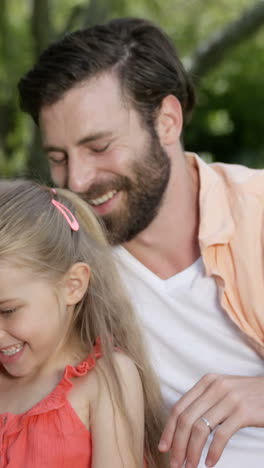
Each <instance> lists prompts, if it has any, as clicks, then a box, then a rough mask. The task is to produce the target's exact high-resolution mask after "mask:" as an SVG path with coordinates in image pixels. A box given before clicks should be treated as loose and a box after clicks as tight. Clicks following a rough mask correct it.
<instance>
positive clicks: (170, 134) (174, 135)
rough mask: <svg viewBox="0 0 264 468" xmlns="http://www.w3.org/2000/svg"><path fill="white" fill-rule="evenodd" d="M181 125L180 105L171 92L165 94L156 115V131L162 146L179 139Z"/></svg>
mask: <svg viewBox="0 0 264 468" xmlns="http://www.w3.org/2000/svg"><path fill="white" fill-rule="evenodd" d="M182 126H183V117H182V107H181V104H180V102H179V100H178V99H177V98H176V97H175V96H173V95H172V94H170V95H168V96H166V97H165V98H164V99H163V100H162V103H161V105H160V108H159V111H158V115H157V117H156V131H157V134H158V136H159V139H160V143H161V144H162V145H164V146H166V145H171V144H172V143H175V142H176V141H179V139H180V136H181V132H182Z"/></svg>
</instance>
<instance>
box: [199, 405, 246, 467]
mask: <svg viewBox="0 0 264 468" xmlns="http://www.w3.org/2000/svg"><path fill="white" fill-rule="evenodd" d="M239 421H240V417H239V413H238V412H234V413H233V414H232V415H230V416H229V417H228V418H227V419H226V420H225V421H224V422H223V423H222V424H220V425H219V426H218V427H217V428H216V429H215V433H214V437H213V440H212V442H211V444H210V447H209V450H208V454H207V457H206V460H205V464H206V466H208V467H212V466H214V465H215V464H216V463H217V462H218V460H219V458H220V457H221V455H222V453H223V450H224V448H225V447H226V445H227V443H228V441H229V439H230V438H231V437H232V436H233V435H234V434H235V433H236V432H237V431H238V430H239V429H240V428H241V424H240V423H239Z"/></svg>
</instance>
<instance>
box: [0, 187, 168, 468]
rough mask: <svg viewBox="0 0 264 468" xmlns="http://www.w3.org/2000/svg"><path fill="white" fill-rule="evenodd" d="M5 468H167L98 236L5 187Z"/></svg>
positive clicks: (154, 410) (154, 408)
mask: <svg viewBox="0 0 264 468" xmlns="http://www.w3.org/2000/svg"><path fill="white" fill-rule="evenodd" d="M0 414H1V418H0V432H1V439H0V441H1V442H0V443H1V450H0V467H5V466H8V467H9V468H18V467H23V468H24V467H27V468H33V467H34V468H44V467H45V468H55V467H56V468H72V467H73V466H75V467H76V468H88V467H92V468H105V467H106V468H108V467H109V468H111V467H113V468H121V467H122V468H123V467H125V468H135V467H143V466H148V467H149V468H161V467H165V466H167V465H166V462H165V460H164V459H163V458H162V457H163V455H162V454H159V452H158V448H157V446H158V442H159V438H160V434H161V431H162V427H163V424H162V403H161V397H160V392H159V387H158V384H157V381H156V378H155V376H154V374H153V372H152V370H151V368H150V365H149V362H148V359H147V357H146V352H145V350H144V346H143V343H142V338H141V336H140V332H139V329H138V326H137V323H136V319H135V316H134V314H133V311H132V309H131V305H130V303H129V301H128V299H127V297H126V295H125V293H124V290H123V288H122V286H121V283H120V279H119V277H118V273H117V270H116V267H115V263H114V260H113V257H112V254H111V251H110V250H109V247H108V246H107V243H106V240H105V237H104V234H103V231H102V228H101V226H100V224H99V222H98V220H97V219H96V218H95V216H94V214H92V212H91V211H90V209H89V208H88V206H87V204H86V203H85V202H83V201H82V200H81V199H80V198H78V196H76V195H74V194H73V193H71V192H68V191H66V190H62V189H57V190H51V189H49V188H48V187H45V186H41V185H39V184H37V183H34V182H31V181H1V182H0Z"/></svg>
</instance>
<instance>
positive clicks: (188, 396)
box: [159, 374, 217, 451]
mask: <svg viewBox="0 0 264 468" xmlns="http://www.w3.org/2000/svg"><path fill="white" fill-rule="evenodd" d="M216 378H217V376H216V375H215V374H207V375H205V376H204V377H203V378H202V379H200V380H199V382H197V384H195V385H194V386H193V387H192V388H191V389H190V390H189V391H188V392H186V393H185V395H183V396H182V397H181V398H180V399H179V401H178V402H177V403H176V404H175V405H174V407H173V410H172V413H171V415H170V417H169V419H168V421H167V424H166V426H165V428H164V431H163V433H162V435H161V439H160V443H159V450H160V451H168V450H170V448H171V446H172V442H173V437H174V433H175V429H176V425H177V420H178V417H179V415H180V414H182V413H183V412H184V410H185V409H186V408H188V407H189V406H190V405H192V403H194V402H195V401H196V400H197V399H198V398H199V397H200V396H201V395H202V394H203V393H204V391H205V390H206V389H207V388H208V387H209V386H210V385H211V384H212V383H213V382H214V381H215V379H216ZM206 409H208V406H207V408H205V409H203V408H201V414H202V413H203V411H205V410H206ZM197 417H198V416H194V418H193V421H194V420H195V419H197ZM180 426H181V430H182V427H183V426H185V424H184V423H183V424H180Z"/></svg>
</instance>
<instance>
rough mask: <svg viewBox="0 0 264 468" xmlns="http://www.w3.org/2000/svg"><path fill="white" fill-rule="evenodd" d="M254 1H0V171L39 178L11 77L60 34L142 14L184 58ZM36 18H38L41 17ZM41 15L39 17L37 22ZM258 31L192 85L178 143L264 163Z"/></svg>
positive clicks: (34, 145)
mask: <svg viewBox="0 0 264 468" xmlns="http://www.w3.org/2000/svg"><path fill="white" fill-rule="evenodd" d="M256 1H257V0H232V2H230V0H218V1H217V2H212V1H211V0H188V1H186V0H166V2H161V1H160V0H134V1H133V2H127V1H126V0H90V1H87V0H45V1H44V0H24V1H21V0H1V15H0V173H1V175H2V176H10V175H20V174H25V173H26V174H29V175H32V174H33V175H34V176H36V177H46V174H47V170H46V169H45V164H44V162H43V159H41V151H40V147H39V141H38V135H37V134H36V129H35V128H34V125H33V124H32V122H31V121H30V120H29V118H28V117H27V116H25V115H23V114H22V113H21V112H20V110H19V106H18V102H17V90H16V89H17V82H18V80H19V78H20V76H22V75H23V74H24V73H25V71H26V70H28V68H29V67H31V65H32V64H33V63H34V61H35V58H36V54H37V53H38V51H39V50H42V48H43V47H45V46H46V45H47V43H48V42H49V41H51V40H52V39H53V38H54V37H58V36H60V35H61V34H63V33H64V32H66V31H71V30H74V29H75V28H79V27H82V26H84V25H89V24H93V23H94V22H103V21H105V20H107V19H110V18H114V17H118V16H130V15H131V16H139V17H145V18H148V19H150V20H153V21H154V22H156V23H158V24H159V25H160V26H161V27H162V28H163V29H165V30H166V31H167V32H168V34H169V35H170V36H171V37H172V39H173V40H174V42H175V44H176V47H177V49H178V51H179V52H180V55H181V57H182V59H183V61H184V62H185V63H186V65H188V64H189V63H190V60H191V57H192V55H193V51H194V50H195V49H196V48H197V46H198V44H201V42H202V41H207V40H208V39H209V38H210V37H211V36H212V35H213V34H215V33H216V32H217V31H219V30H221V29H223V28H225V27H226V25H228V24H229V22H231V21H234V20H235V19H236V18H239V16H240V15H241V14H242V13H243V11H244V10H245V9H246V8H249V7H250V6H252V5H254V4H256ZM40 15H41V16H40ZM44 18H45V20H44ZM263 41H264V31H260V32H259V33H258V34H256V35H255V36H254V37H252V38H251V39H250V40H247V41H245V42H243V43H242V44H241V45H240V46H239V47H237V48H233V49H232V50H231V51H229V52H228V53H227V54H226V56H225V60H224V61H223V62H222V63H221V64H220V65H219V66H216V67H215V68H214V69H212V71H211V72H210V73H209V74H208V75H206V76H204V77H203V78H202V80H201V82H200V83H199V90H198V106H197V109H196V111H195V113H194V116H193V121H192V123H191V125H190V126H189V127H188V128H187V129H186V131H185V146H186V148H187V149H189V150H193V151H197V152H199V153H201V154H204V155H206V157H209V158H212V159H218V160H221V161H225V162H236V163H243V164H248V165H250V166H256V167H263V166H264V132H263V129H262V114H263V107H264V87H263V83H262V81H263V80H262V70H263V69H264V68H263V66H264V54H263V45H262V44H263Z"/></svg>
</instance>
